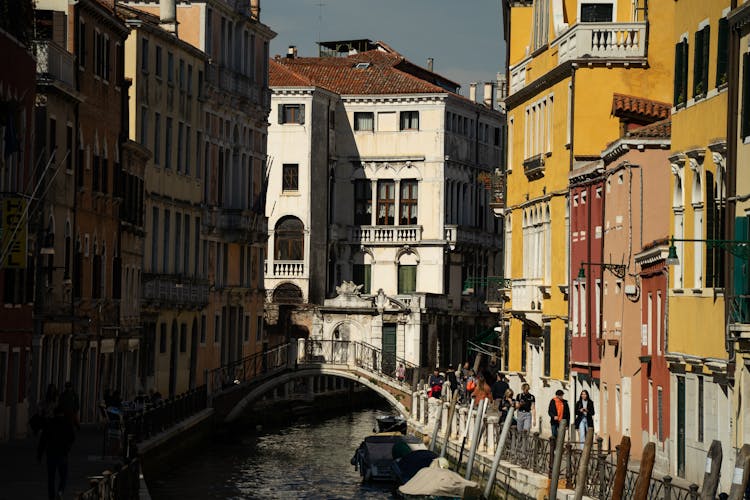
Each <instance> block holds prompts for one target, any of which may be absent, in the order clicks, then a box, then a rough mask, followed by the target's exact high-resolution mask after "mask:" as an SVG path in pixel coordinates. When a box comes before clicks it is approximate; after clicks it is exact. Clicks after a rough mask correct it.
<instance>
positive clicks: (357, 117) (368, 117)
mask: <svg viewBox="0 0 750 500" xmlns="http://www.w3.org/2000/svg"><path fill="white" fill-rule="evenodd" d="M374 129H375V118H374V115H373V114H372V113H371V112H367V113H364V112H355V113H354V130H355V131H357V132H364V131H369V132H372V131H373V130H374Z"/></svg>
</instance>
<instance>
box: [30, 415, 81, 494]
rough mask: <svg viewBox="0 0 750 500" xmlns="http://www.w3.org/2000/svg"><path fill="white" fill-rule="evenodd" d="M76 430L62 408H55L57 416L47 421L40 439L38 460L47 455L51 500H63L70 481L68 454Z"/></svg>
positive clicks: (48, 487) (48, 486)
mask: <svg viewBox="0 0 750 500" xmlns="http://www.w3.org/2000/svg"><path fill="white" fill-rule="evenodd" d="M74 439H75V430H74V429H73V423H72V422H71V421H70V420H69V419H68V418H67V417H66V415H65V411H64V410H63V408H62V407H61V406H58V407H57V408H55V415H54V417H52V418H51V419H49V420H48V421H47V424H46V425H45V426H44V429H43V430H42V436H41V437H40V438H39V448H38V449H37V459H38V460H39V461H40V462H41V461H42V455H44V454H45V453H46V454H47V495H48V497H49V499H50V500H54V499H57V498H62V494H63V491H64V490H65V484H66V482H67V480H68V454H69V453H70V448H71V446H73V440H74ZM58 473H59V475H60V484H59V485H58V487H57V488H55V479H56V476H57V475H58Z"/></svg>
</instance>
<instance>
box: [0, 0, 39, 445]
mask: <svg viewBox="0 0 750 500" xmlns="http://www.w3.org/2000/svg"><path fill="white" fill-rule="evenodd" d="M0 12H3V13H4V14H3V16H1V17H0V67H2V68H12V71H8V70H7V69H6V70H5V71H0V289H1V290H2V300H1V301H0V302H2V304H0V441H3V440H7V439H10V438H14V437H23V435H24V434H25V433H26V422H27V420H28V406H29V403H28V395H27V385H28V374H29V372H30V368H31V349H32V345H31V338H32V326H33V325H32V307H33V306H32V304H33V302H34V297H33V290H34V266H33V259H32V258H29V255H30V253H32V252H33V241H31V240H32V239H31V238H29V233H30V231H29V224H28V217H27V212H26V207H27V201H28V199H29V197H30V195H31V193H32V191H33V187H34V186H33V182H32V181H33V178H32V170H33V168H34V165H35V161H34V157H33V147H32V146H33V144H32V142H33V129H34V98H35V87H36V63H35V62H34V59H33V57H32V55H31V45H30V34H31V26H32V5H31V2H30V1H19V0H0Z"/></svg>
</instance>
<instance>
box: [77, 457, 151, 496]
mask: <svg viewBox="0 0 750 500" xmlns="http://www.w3.org/2000/svg"><path fill="white" fill-rule="evenodd" d="M140 475H141V466H140V462H139V461H138V459H134V460H131V461H129V462H128V463H126V464H125V465H123V466H121V467H118V468H116V469H115V471H114V472H110V471H105V472H103V473H102V475H101V476H93V477H90V478H89V483H90V487H89V489H88V490H86V491H84V492H82V493H78V494H77V495H76V496H75V499H76V500H138V498H140V486H141V479H140Z"/></svg>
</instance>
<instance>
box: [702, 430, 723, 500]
mask: <svg viewBox="0 0 750 500" xmlns="http://www.w3.org/2000/svg"><path fill="white" fill-rule="evenodd" d="M722 460H723V453H722V451H721V442H720V441H717V440H716V439H714V440H713V442H711V447H710V448H709V449H708V454H707V455H706V472H705V474H704V475H703V489H701V500H714V498H716V490H717V489H718V488H719V478H720V477H721V462H722Z"/></svg>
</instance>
